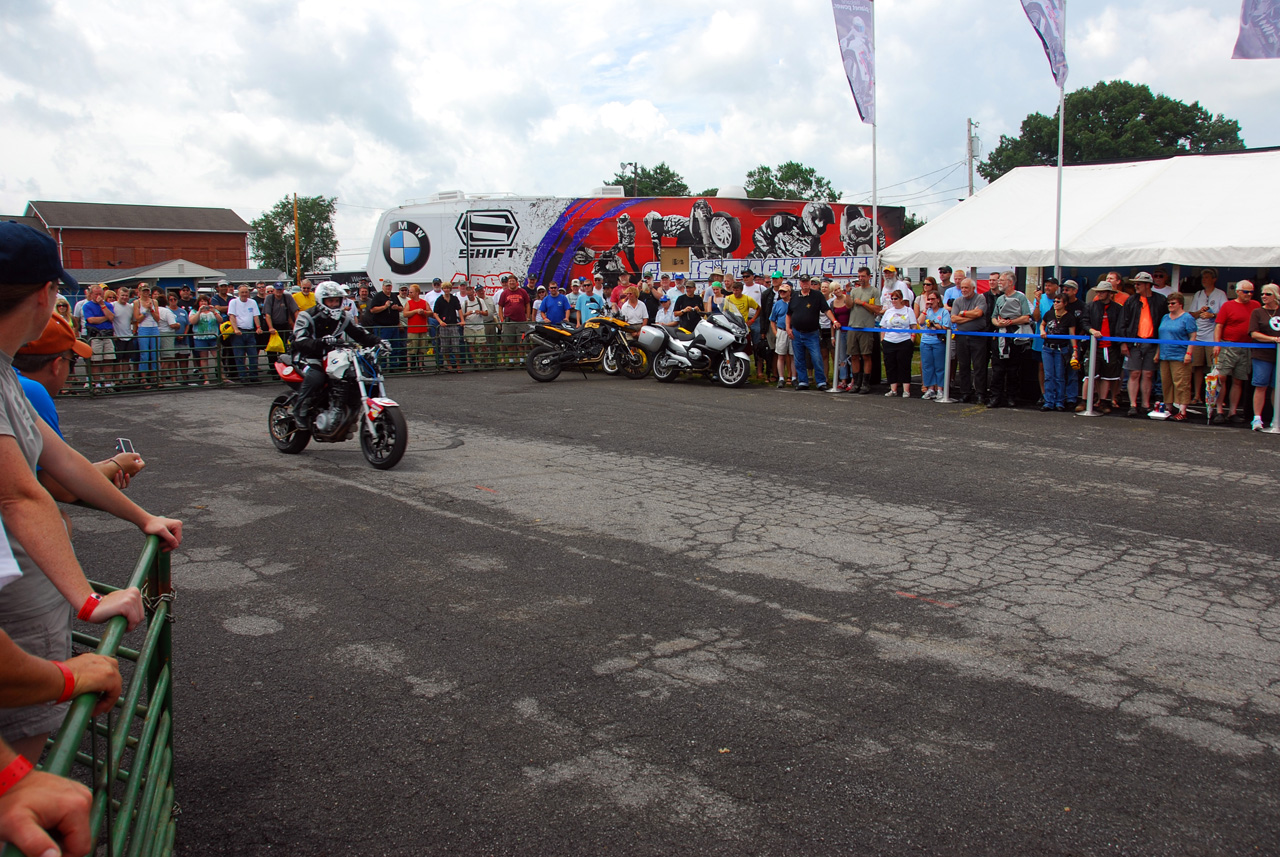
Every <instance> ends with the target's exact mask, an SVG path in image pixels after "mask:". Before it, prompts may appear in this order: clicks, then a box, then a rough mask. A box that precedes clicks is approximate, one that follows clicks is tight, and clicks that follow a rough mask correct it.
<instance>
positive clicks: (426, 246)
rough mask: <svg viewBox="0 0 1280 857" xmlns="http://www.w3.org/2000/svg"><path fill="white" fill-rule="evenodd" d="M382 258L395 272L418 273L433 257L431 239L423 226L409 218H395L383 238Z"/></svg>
mask: <svg viewBox="0 0 1280 857" xmlns="http://www.w3.org/2000/svg"><path fill="white" fill-rule="evenodd" d="M382 258H384V259H386V260H387V265H389V266H390V267H391V272H392V273H393V274H401V275H404V274H416V273H417V272H418V271H421V270H422V267H423V266H424V265H426V264H427V259H429V258H431V241H430V240H429V239H428V238H427V232H426V230H425V229H423V228H422V227H421V226H419V225H418V224H416V223H413V222H412V221H409V220H393V221H391V225H390V226H388V227H387V234H386V235H384V236H383V238H382Z"/></svg>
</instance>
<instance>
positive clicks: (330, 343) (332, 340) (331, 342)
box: [320, 336, 338, 348]
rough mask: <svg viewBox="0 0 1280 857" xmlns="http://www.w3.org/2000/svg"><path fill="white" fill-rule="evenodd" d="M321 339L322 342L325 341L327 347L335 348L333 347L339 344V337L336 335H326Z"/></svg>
mask: <svg viewBox="0 0 1280 857" xmlns="http://www.w3.org/2000/svg"><path fill="white" fill-rule="evenodd" d="M320 341H321V342H323V343H324V344H325V347H326V348H333V347H335V346H336V345H337V344H338V337H336V336H326V337H324V338H323V339H321V340H320Z"/></svg>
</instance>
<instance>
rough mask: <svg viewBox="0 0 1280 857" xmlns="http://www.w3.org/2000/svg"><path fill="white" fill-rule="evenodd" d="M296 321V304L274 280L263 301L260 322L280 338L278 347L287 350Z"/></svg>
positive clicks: (277, 281)
mask: <svg viewBox="0 0 1280 857" xmlns="http://www.w3.org/2000/svg"><path fill="white" fill-rule="evenodd" d="M297 319H298V302H297V301H295V300H294V299H293V296H292V295H287V294H285V291H284V283H282V282H280V281H279V280H276V282H275V284H274V285H273V286H272V287H271V292H270V294H268V295H267V299H266V300H265V301H263V306H262V320H263V322H264V323H265V324H266V326H267V330H268V332H270V333H274V334H275V335H277V336H279V337H280V345H281V346H283V348H284V350H285V351H288V350H289V342H290V340H291V339H292V338H293V323H294V322H295V321H297Z"/></svg>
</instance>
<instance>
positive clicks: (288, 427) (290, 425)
mask: <svg viewBox="0 0 1280 857" xmlns="http://www.w3.org/2000/svg"><path fill="white" fill-rule="evenodd" d="M292 400H293V396H277V397H276V400H275V401H274V402H272V403H271V410H270V411H268V412H267V431H268V432H270V434H271V442H272V443H273V444H275V447H276V449H278V450H280V451H281V452H283V453H284V454H285V455H297V454H298V453H299V452H302V450H304V449H305V448H306V446H307V444H308V443H310V442H311V432H309V431H307V430H306V429H301V428H298V423H297V421H296V420H294V418H293V413H292V405H293V401H292Z"/></svg>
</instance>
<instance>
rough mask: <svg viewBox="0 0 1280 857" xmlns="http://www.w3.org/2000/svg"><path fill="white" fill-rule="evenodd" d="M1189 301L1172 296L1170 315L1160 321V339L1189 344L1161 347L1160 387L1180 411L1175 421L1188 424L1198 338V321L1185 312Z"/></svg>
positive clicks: (1171, 294)
mask: <svg viewBox="0 0 1280 857" xmlns="http://www.w3.org/2000/svg"><path fill="white" fill-rule="evenodd" d="M1185 300H1186V298H1184V297H1183V296H1182V293H1181V292H1171V293H1170V294H1169V314H1168V315H1166V316H1165V317H1164V318H1162V319H1160V332H1159V338H1160V339H1176V340H1179V341H1181V342H1186V343H1188V344H1187V345H1161V346H1160V384H1161V387H1162V389H1163V390H1164V396H1165V399H1166V402H1165V404H1166V405H1168V401H1167V400H1168V399H1169V397H1170V396H1172V397H1173V404H1174V405H1175V406H1176V408H1177V410H1176V411H1175V410H1174V409H1173V408H1169V409H1168V410H1170V411H1173V416H1172V417H1171V418H1172V419H1173V420H1174V421H1175V422H1180V423H1181V422H1186V420H1187V404H1188V403H1189V402H1190V401H1191V348H1190V343H1192V342H1195V339H1196V322H1195V319H1194V318H1192V317H1191V313H1189V312H1184V311H1183V302H1184V301H1185Z"/></svg>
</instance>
